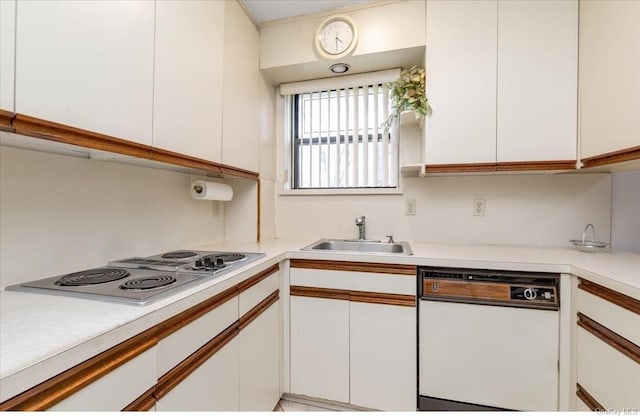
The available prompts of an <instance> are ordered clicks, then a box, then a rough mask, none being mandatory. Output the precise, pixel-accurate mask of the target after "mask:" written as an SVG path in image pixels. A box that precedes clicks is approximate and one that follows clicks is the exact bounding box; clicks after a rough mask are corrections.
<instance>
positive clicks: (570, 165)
mask: <svg viewBox="0 0 640 416" xmlns="http://www.w3.org/2000/svg"><path fill="white" fill-rule="evenodd" d="M575 168H576V161H575V160H538V161H529V162H498V163H497V164H496V170H497V171H498V172H517V171H528V170H536V171H548V170H575Z"/></svg>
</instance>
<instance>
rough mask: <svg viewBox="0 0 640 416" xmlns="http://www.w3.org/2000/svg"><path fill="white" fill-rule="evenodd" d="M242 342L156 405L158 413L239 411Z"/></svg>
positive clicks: (233, 344)
mask: <svg viewBox="0 0 640 416" xmlns="http://www.w3.org/2000/svg"><path fill="white" fill-rule="evenodd" d="M238 347H239V342H238V338H237V337H236V338H234V339H232V340H231V341H229V343H227V344H226V345H225V346H224V347H222V348H221V349H220V350H219V351H217V352H216V353H215V354H214V355H213V356H211V358H209V359H208V360H207V361H206V362H205V363H204V364H202V365H200V366H199V367H198V368H197V369H196V370H195V371H194V372H193V373H191V374H190V375H189V376H188V377H187V378H186V379H184V380H183V381H182V382H181V383H180V384H178V385H177V386H176V387H174V388H173V389H172V390H171V391H170V392H169V393H167V394H166V395H165V396H164V397H162V398H161V399H160V400H158V401H157V403H156V410H157V411H174V412H175V411H234V410H238V365H239V348H238Z"/></svg>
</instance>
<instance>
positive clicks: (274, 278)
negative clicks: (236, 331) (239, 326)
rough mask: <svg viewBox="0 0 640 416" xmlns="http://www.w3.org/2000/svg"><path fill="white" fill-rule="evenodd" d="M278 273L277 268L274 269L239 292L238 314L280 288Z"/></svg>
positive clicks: (245, 311) (243, 312) (244, 312)
mask: <svg viewBox="0 0 640 416" xmlns="http://www.w3.org/2000/svg"><path fill="white" fill-rule="evenodd" d="M279 277H280V274H279V273H278V269H275V270H273V271H272V272H271V274H269V275H267V276H266V277H265V278H264V279H262V280H260V281H259V282H258V283H256V284H255V285H253V286H251V287H250V288H248V289H246V290H244V291H243V292H240V296H239V302H240V313H239V315H240V316H243V315H244V314H246V313H247V312H249V310H251V308H253V307H254V306H256V305H257V304H258V303H260V302H262V301H263V300H264V299H265V298H267V297H268V296H269V295H270V294H272V293H273V292H274V291H276V290H278V289H279V288H280V278H279Z"/></svg>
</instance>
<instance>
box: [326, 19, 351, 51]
mask: <svg viewBox="0 0 640 416" xmlns="http://www.w3.org/2000/svg"><path fill="white" fill-rule="evenodd" d="M318 40H319V42H320V46H321V47H322V49H323V50H324V51H325V52H326V53H328V54H330V55H339V54H341V53H343V52H344V51H346V50H347V49H349V47H350V46H351V44H352V43H353V40H354V31H353V27H352V26H351V25H350V24H349V23H348V22H345V21H343V20H334V21H331V22H328V23H327V24H325V25H324V26H323V27H322V28H321V30H320V33H319V34H318Z"/></svg>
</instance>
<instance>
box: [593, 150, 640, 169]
mask: <svg viewBox="0 0 640 416" xmlns="http://www.w3.org/2000/svg"><path fill="white" fill-rule="evenodd" d="M631 160H640V146H635V147H629V148H627V149H622V150H617V151H615V152H610V153H604V154H601V155H596V156H592V157H588V158H586V159H582V163H583V164H584V167H585V168H593V167H596V166H603V165H610V164H613V163H620V162H629V161H631Z"/></svg>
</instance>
